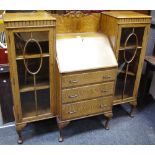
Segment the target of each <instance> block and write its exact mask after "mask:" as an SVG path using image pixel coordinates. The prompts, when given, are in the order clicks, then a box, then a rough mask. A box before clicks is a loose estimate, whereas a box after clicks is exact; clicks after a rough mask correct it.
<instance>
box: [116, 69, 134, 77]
mask: <svg viewBox="0 0 155 155" xmlns="http://www.w3.org/2000/svg"><path fill="white" fill-rule="evenodd" d="M118 73H123V74H125V71H123V70H121V71H120V70H119V71H118ZM127 75H131V76H136V74H135V73H133V72H130V71H128V72H127Z"/></svg>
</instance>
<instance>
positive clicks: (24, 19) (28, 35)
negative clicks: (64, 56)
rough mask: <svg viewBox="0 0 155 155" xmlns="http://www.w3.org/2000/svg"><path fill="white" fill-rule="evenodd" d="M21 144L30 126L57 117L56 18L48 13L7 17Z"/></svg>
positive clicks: (5, 18)
mask: <svg viewBox="0 0 155 155" xmlns="http://www.w3.org/2000/svg"><path fill="white" fill-rule="evenodd" d="M4 24H5V30H6V34H7V44H8V54H9V64H10V74H11V83H12V92H13V100H14V115H15V120H16V130H17V133H18V136H19V139H18V143H22V142H23V140H22V136H21V130H22V129H23V128H24V127H25V126H26V124H27V123H29V122H33V121H38V120H42V119H48V118H52V117H54V116H55V110H54V109H55V108H54V106H55V98H54V96H55V95H54V66H55V61H54V60H55V18H53V17H52V16H51V15H49V14H47V13H45V12H34V13H6V14H5V15H4Z"/></svg>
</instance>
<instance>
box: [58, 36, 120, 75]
mask: <svg viewBox="0 0 155 155" xmlns="http://www.w3.org/2000/svg"><path fill="white" fill-rule="evenodd" d="M56 50H57V61H58V66H59V70H60V72H61V73H67V72H75V71H83V70H91V69H100V68H108V67H116V66H117V61H116V58H115V55H114V53H113V50H112V48H111V45H110V43H109V40H108V38H107V36H105V35H100V34H97V33H92V34H90V33H89V34H86V33H85V34H79V35H78V34H76V35H75V34H72V35H65V36H57V41H56Z"/></svg>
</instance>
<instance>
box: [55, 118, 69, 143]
mask: <svg viewBox="0 0 155 155" xmlns="http://www.w3.org/2000/svg"><path fill="white" fill-rule="evenodd" d="M69 123H70V122H69V121H67V122H61V121H60V120H59V119H58V118H57V124H58V128H59V142H63V141H64V136H63V128H65V127H66V126H67V125H68V124H69Z"/></svg>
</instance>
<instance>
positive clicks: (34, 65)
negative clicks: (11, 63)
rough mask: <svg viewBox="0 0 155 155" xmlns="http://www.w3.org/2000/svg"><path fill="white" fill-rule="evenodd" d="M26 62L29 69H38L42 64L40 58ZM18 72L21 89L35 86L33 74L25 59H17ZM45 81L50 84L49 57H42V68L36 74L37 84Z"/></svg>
mask: <svg viewBox="0 0 155 155" xmlns="http://www.w3.org/2000/svg"><path fill="white" fill-rule="evenodd" d="M26 63H27V66H28V68H29V70H31V71H36V70H37V69H38V66H39V65H40V59H39V58H35V59H28V60H27V61H26ZM17 73H18V81H19V88H20V89H22V88H23V87H29V86H34V78H33V75H32V74H30V73H29V72H28V71H27V70H26V68H25V65H24V61H23V60H18V61H17ZM43 83H45V84H47V85H49V58H43V59H42V66H41V69H40V71H39V72H38V73H37V74H36V85H39V84H43Z"/></svg>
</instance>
